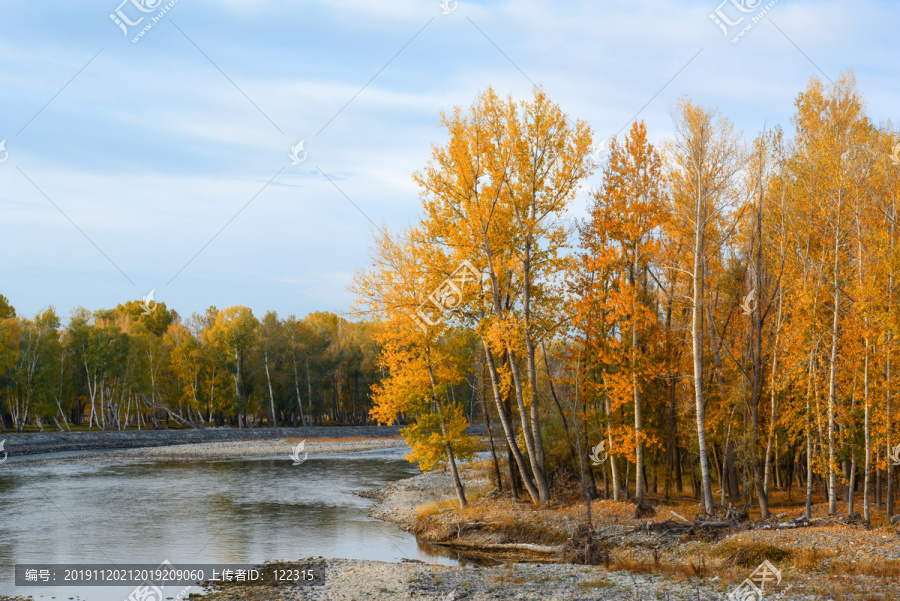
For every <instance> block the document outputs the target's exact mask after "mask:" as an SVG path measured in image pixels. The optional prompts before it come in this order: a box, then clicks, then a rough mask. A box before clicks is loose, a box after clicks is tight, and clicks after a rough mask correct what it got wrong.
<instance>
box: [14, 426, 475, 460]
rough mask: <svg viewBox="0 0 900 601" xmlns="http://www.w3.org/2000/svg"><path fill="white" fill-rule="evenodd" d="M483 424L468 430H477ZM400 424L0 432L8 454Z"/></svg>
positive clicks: (353, 434)
mask: <svg viewBox="0 0 900 601" xmlns="http://www.w3.org/2000/svg"><path fill="white" fill-rule="evenodd" d="M482 429H484V427H483V426H480V425H475V426H472V427H471V428H470V432H471V433H473V434H478V433H480V432H481V430H482ZM399 436H400V426H309V427H298V428H230V427H221V428H204V429H195V430H99V431H94V432H28V433H14V432H4V433H0V440H2V441H3V442H4V450H5V452H6V453H7V454H8V455H10V456H14V457H15V456H21V455H37V454H43V453H59V452H66V451H86V450H97V451H99V450H111V449H134V448H142V447H163V446H176V445H185V444H199V443H210V442H240V441H253V440H257V441H261V440H280V439H307V440H308V439H315V438H334V439H342V438H350V439H352V438H357V439H358V438H373V439H378V438H397V437H399Z"/></svg>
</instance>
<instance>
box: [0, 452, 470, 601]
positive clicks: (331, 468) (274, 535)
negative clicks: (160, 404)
mask: <svg viewBox="0 0 900 601" xmlns="http://www.w3.org/2000/svg"><path fill="white" fill-rule="evenodd" d="M404 451H405V449H386V450H375V451H366V452H359V453H347V454H334V455H313V456H310V457H309V458H308V459H307V460H306V462H305V463H303V464H302V465H300V466H293V465H292V462H291V461H290V460H289V459H287V458H284V457H278V458H268V459H248V460H232V461H217V462H205V463H157V462H147V463H138V462H134V463H102V462H91V463H80V464H78V463H72V464H66V465H55V466H44V467H22V468H18V467H17V468H13V467H12V466H7V467H6V468H3V467H0V516H2V517H0V595H28V594H30V595H33V596H34V598H35V599H48V600H49V599H51V598H54V597H55V598H56V599H61V600H62V599H69V598H72V597H74V598H76V599H87V600H89V601H124V600H125V599H127V597H128V595H129V593H130V592H131V591H132V590H133V589H134V586H130V587H79V588H77V589H76V588H72V587H40V588H39V587H16V586H15V585H14V577H13V574H14V566H15V564H17V563H55V564H64V563H82V564H83V563H96V564H107V565H108V564H113V563H118V564H121V563H144V564H152V565H154V566H157V565H159V564H161V563H162V562H163V561H165V560H168V561H170V562H172V563H173V564H175V565H178V564H179V563H192V564H220V563H232V564H236V563H261V562H263V561H266V560H282V561H293V560H296V559H299V558H303V557H312V556H323V557H344V558H351V559H376V560H381V561H390V562H399V561H401V560H402V559H403V558H408V559H418V560H422V561H426V562H429V563H441V564H445V565H456V563H457V561H456V560H455V559H452V558H450V557H443V556H441V555H439V553H440V552H441V550H440V549H439V548H436V547H433V546H424V545H420V544H419V543H417V542H416V540H415V538H414V537H413V536H412V535H410V534H408V533H406V532H403V531H402V530H400V529H399V528H397V527H396V526H395V525H393V524H388V523H385V522H381V521H378V520H375V519H373V518H370V517H368V516H367V515H366V513H367V511H368V509H369V507H371V505H372V504H373V503H374V501H371V500H369V499H364V498H361V497H358V496H356V495H355V494H353V493H354V492H358V491H362V490H367V489H372V488H378V487H380V486H384V485H385V484H387V483H389V482H392V481H395V480H399V479H401V478H407V477H409V476H413V475H415V474H418V473H420V472H419V470H418V468H416V467H415V466H413V465H410V464H409V463H408V462H407V461H406V460H405V459H404V457H403V455H404ZM170 588H172V587H169V588H167V589H166V591H165V592H166V595H167V596H172V597H174V596H177V595H178V593H179V592H180V589H181V588H182V587H179V588H178V590H174V589H173V590H171V591H170V590H169V589H170ZM191 592H200V589H199V588H198V587H194V588H193V589H191Z"/></svg>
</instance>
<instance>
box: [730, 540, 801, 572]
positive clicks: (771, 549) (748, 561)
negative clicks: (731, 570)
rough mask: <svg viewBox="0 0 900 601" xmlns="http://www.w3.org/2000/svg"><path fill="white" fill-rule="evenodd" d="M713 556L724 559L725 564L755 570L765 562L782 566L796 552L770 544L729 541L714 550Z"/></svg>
mask: <svg viewBox="0 0 900 601" xmlns="http://www.w3.org/2000/svg"><path fill="white" fill-rule="evenodd" d="M713 555H715V556H718V557H721V558H723V559H724V564H725V565H728V566H736V567H742V568H755V567H756V566H758V565H759V564H761V563H762V562H763V561H765V560H769V561H770V562H772V563H777V564H782V563H784V562H785V561H786V560H788V559H790V558H791V557H792V556H793V555H794V552H793V551H791V550H789V549H784V548H781V547H776V546H775V545H770V544H768V543H757V542H749V543H745V542H741V541H736V540H730V541H727V542H725V543H723V544H721V545H719V546H718V547H716V548H715V549H714V550H713Z"/></svg>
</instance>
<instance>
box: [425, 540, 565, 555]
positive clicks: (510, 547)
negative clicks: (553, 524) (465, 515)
mask: <svg viewBox="0 0 900 601" xmlns="http://www.w3.org/2000/svg"><path fill="white" fill-rule="evenodd" d="M437 544H440V545H445V546H448V547H462V548H466V549H475V550H477V551H531V552H532V553H541V554H542V555H555V554H557V553H559V552H560V550H561V549H562V547H561V546H559V545H553V546H551V545H534V544H531V543H468V542H465V541H446V542H440V543H437Z"/></svg>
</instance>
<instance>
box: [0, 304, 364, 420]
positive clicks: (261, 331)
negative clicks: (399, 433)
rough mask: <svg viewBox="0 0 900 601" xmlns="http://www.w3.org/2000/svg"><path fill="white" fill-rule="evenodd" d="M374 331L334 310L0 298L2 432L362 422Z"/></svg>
mask: <svg viewBox="0 0 900 601" xmlns="http://www.w3.org/2000/svg"><path fill="white" fill-rule="evenodd" d="M371 331H372V326H371V324H366V323H352V322H349V321H347V320H345V319H343V318H342V317H340V316H338V315H336V314H334V313H327V312H319V313H312V314H310V315H308V316H306V317H305V318H304V319H297V318H296V317H294V316H293V315H292V316H289V317H288V318H287V319H279V317H278V316H277V315H276V314H275V313H274V312H271V311H270V312H267V313H266V314H265V315H264V316H263V317H262V319H257V318H256V317H255V316H254V315H253V312H252V311H251V310H250V309H249V308H247V307H242V306H233V307H227V308H225V309H221V310H220V309H216V308H215V307H210V308H209V309H207V310H206V312H205V313H203V314H202V315H201V314H194V315H192V316H191V317H190V318H187V319H182V318H181V317H180V316H179V315H178V314H177V312H175V311H174V310H171V309H169V308H168V307H166V305H165V303H152V304H148V303H142V302H141V301H129V302H126V303H124V304H120V305H118V306H117V307H116V308H115V309H108V310H107V309H104V310H98V311H94V312H90V311H88V310H87V309H84V308H79V309H76V310H75V311H73V313H72V316H71V318H70V320H69V322H68V324H67V325H66V326H65V327H62V326H61V320H60V317H59V316H58V315H57V314H56V312H55V310H54V309H53V308H52V307H51V308H49V309H47V310H45V311H43V312H40V313H38V314H37V315H35V316H34V317H33V318H31V319H29V318H25V317H17V316H16V314H15V309H14V308H13V307H11V306H10V305H9V302H8V301H7V299H6V298H5V297H2V296H0V398H2V399H3V401H4V402H5V407H4V414H3V420H2V421H3V423H4V425H5V427H7V428H11V429H13V430H15V431H18V432H22V431H24V430H25V429H26V427H27V428H29V429H30V430H34V431H43V429H44V427H45V426H46V425H48V424H49V425H50V427H55V428H57V429H63V428H66V429H71V428H72V427H73V426H74V427H76V428H78V427H83V428H85V429H94V428H98V429H125V428H153V427H157V428H161V427H165V426H167V425H168V426H171V427H209V426H222V425H231V426H237V427H245V426H247V427H249V426H259V425H262V423H265V424H266V425H268V426H298V425H327V424H335V423H343V424H365V423H370V421H371V420H370V418H369V415H368V414H369V408H370V405H369V400H368V398H369V388H370V386H371V385H372V382H373V381H375V379H376V377H377V376H378V371H377V368H376V365H375V357H376V354H377V351H376V347H375V343H374V340H373V338H372V333H371Z"/></svg>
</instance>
